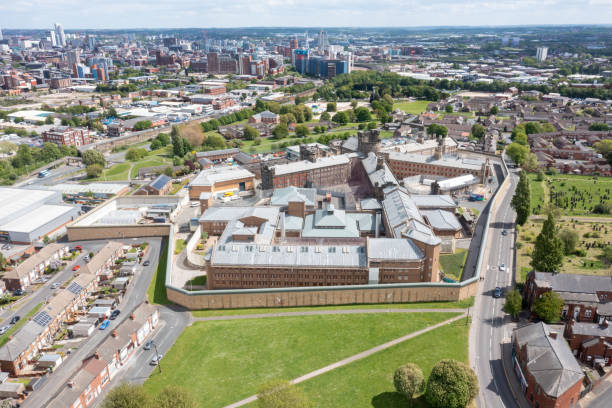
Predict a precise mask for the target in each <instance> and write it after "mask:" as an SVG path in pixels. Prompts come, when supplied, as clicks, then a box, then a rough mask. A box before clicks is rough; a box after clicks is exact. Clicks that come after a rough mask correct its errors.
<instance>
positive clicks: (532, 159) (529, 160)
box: [522, 152, 540, 173]
mask: <svg viewBox="0 0 612 408" xmlns="http://www.w3.org/2000/svg"><path fill="white" fill-rule="evenodd" d="M522 168H523V170H525V171H526V172H529V173H533V172H535V171H537V170H538V169H539V168H540V162H539V161H538V156H536V155H535V153H531V152H529V153H527V156H525V161H523V166H522Z"/></svg>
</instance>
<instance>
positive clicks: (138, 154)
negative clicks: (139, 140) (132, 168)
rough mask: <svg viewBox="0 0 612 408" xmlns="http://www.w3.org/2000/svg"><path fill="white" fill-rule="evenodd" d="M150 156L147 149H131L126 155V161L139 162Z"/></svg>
mask: <svg viewBox="0 0 612 408" xmlns="http://www.w3.org/2000/svg"><path fill="white" fill-rule="evenodd" d="M147 154H148V152H147V150H146V149H143V148H137V147H131V148H130V149H129V150H128V151H127V153H126V154H125V159H126V160H129V161H138V160H140V159H142V158H143V157H145V156H146V155H147Z"/></svg>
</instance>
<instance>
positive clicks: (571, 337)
mask: <svg viewBox="0 0 612 408" xmlns="http://www.w3.org/2000/svg"><path fill="white" fill-rule="evenodd" d="M564 335H565V338H566V339H567V342H568V344H569V346H570V348H571V349H572V352H573V353H574V356H576V358H578V359H580V361H582V362H584V363H586V364H590V365H592V366H597V365H600V366H610V365H612V326H610V325H609V322H608V320H607V319H604V318H602V319H601V322H599V323H590V322H576V321H574V320H573V319H572V320H570V321H569V322H568V323H567V324H566V326H565V334H564Z"/></svg>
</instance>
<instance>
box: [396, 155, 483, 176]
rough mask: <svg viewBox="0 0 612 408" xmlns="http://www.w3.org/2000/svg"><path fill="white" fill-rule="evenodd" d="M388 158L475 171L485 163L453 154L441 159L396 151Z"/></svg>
mask: <svg viewBox="0 0 612 408" xmlns="http://www.w3.org/2000/svg"><path fill="white" fill-rule="evenodd" d="M389 158H390V159H391V160H399V161H406V162H410V163H429V164H435V165H436V166H442V167H452V168H462V169H465V170H476V171H479V170H480V169H482V165H483V164H484V163H485V161H484V160H476V159H462V158H458V157H454V156H445V157H442V158H441V159H436V158H435V156H426V155H422V154H414V153H398V152H391V153H389Z"/></svg>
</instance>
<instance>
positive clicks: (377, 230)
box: [374, 212, 380, 238]
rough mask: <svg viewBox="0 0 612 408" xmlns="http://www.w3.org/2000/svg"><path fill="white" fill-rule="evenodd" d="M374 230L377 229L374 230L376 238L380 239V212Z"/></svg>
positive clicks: (377, 214)
mask: <svg viewBox="0 0 612 408" xmlns="http://www.w3.org/2000/svg"><path fill="white" fill-rule="evenodd" d="M374 228H376V229H375V230H374V236H375V237H376V238H378V235H379V233H380V213H378V212H377V213H376V224H375V227H374Z"/></svg>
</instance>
